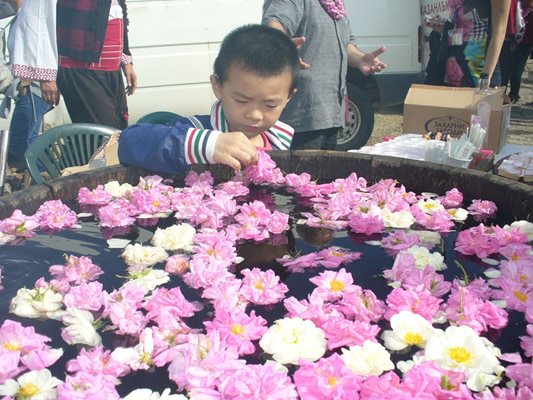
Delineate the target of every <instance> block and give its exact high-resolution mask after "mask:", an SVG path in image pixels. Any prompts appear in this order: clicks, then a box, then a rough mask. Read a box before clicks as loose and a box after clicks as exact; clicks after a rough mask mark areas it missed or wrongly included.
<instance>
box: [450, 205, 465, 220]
mask: <svg viewBox="0 0 533 400" xmlns="http://www.w3.org/2000/svg"><path fill="white" fill-rule="evenodd" d="M447 211H448V214H449V215H450V218H451V219H452V220H454V221H465V220H466V219H467V218H468V211H467V210H465V209H464V208H449V209H448V210H447Z"/></svg>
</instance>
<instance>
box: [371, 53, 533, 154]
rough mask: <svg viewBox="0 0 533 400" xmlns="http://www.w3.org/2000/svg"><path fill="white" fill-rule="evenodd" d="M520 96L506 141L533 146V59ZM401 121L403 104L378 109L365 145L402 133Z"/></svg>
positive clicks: (529, 64)
mask: <svg viewBox="0 0 533 400" xmlns="http://www.w3.org/2000/svg"><path fill="white" fill-rule="evenodd" d="M528 75H529V76H530V78H529V79H528ZM520 96H521V99H520V100H519V101H518V102H517V103H515V104H513V105H512V109H511V127H510V129H509V133H508V136H507V143H511V144H520V145H527V146H533V60H529V62H528V64H527V65H526V68H525V71H524V75H523V76H522V85H521V87H520ZM402 123H403V105H399V106H394V107H390V108H386V109H382V110H379V111H378V112H376V116H375V123H374V130H373V131H372V136H371V137H370V139H369V141H368V143H367V145H372V144H375V143H379V142H382V141H383V138H384V137H385V136H398V135H399V134H401V133H402Z"/></svg>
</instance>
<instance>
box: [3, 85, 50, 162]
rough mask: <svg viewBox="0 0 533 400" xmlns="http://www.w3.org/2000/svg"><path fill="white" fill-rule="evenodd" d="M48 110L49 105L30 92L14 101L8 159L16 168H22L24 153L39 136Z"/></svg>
mask: <svg viewBox="0 0 533 400" xmlns="http://www.w3.org/2000/svg"><path fill="white" fill-rule="evenodd" d="M49 109H50V104H48V103H47V102H45V101H44V100H43V99H42V98H41V97H39V96H37V95H35V94H33V93H31V92H30V91H28V92H27V93H26V94H25V95H23V96H19V98H18V99H17V100H16V102H15V109H14V110H13V116H12V117H11V124H10V126H9V158H10V162H11V163H12V164H13V165H14V166H16V167H17V168H19V169H20V168H23V165H24V153H25V152H26V150H27V149H28V146H29V145H30V143H32V142H33V141H34V140H35V138H36V137H37V135H38V134H39V131H40V129H41V126H42V121H43V116H44V114H46V112H47V111H48V110H49Z"/></svg>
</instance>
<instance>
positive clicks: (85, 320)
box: [61, 308, 102, 347]
mask: <svg viewBox="0 0 533 400" xmlns="http://www.w3.org/2000/svg"><path fill="white" fill-rule="evenodd" d="M63 324H65V328H63V329H62V331H61V337H62V338H63V340H64V341H65V342H67V343H68V344H85V345H87V346H92V347H94V346H98V345H99V344H100V343H102V338H101V337H100V335H99V334H98V333H97V332H96V329H95V327H94V324H95V321H94V316H93V314H92V313H91V312H89V311H86V310H79V309H77V308H67V311H66V312H65V314H64V315H63Z"/></svg>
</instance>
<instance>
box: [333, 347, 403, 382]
mask: <svg viewBox="0 0 533 400" xmlns="http://www.w3.org/2000/svg"><path fill="white" fill-rule="evenodd" d="M341 350H342V355H341V358H342V360H343V361H344V364H345V365H346V366H347V367H348V368H349V369H350V370H351V371H352V372H353V373H354V374H357V375H365V376H367V375H381V374H382V373H383V372H384V371H390V370H392V369H394V364H393V363H392V361H391V359H390V354H389V352H388V351H387V350H386V349H385V347H383V346H382V345H381V344H379V343H376V342H372V341H370V340H366V341H365V342H364V344H363V345H362V346H351V347H350V348H349V349H345V348H343V349H341Z"/></svg>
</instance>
